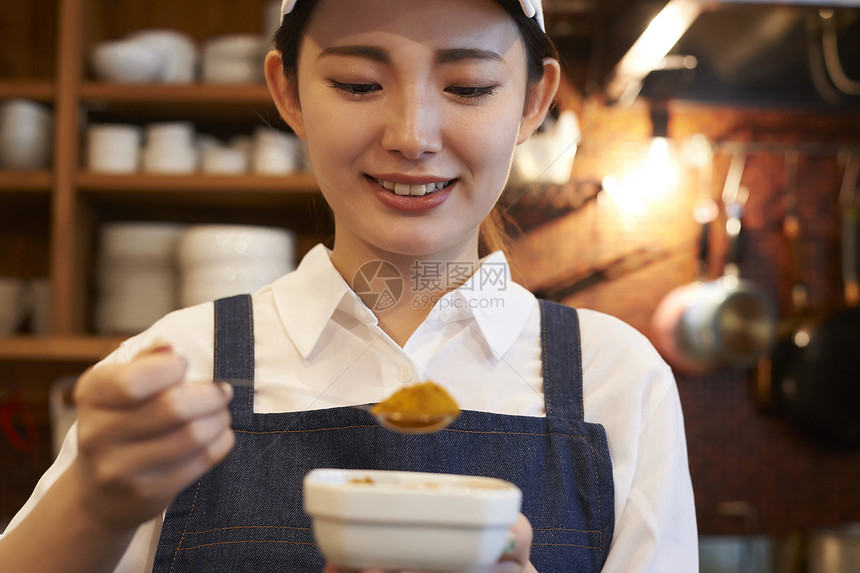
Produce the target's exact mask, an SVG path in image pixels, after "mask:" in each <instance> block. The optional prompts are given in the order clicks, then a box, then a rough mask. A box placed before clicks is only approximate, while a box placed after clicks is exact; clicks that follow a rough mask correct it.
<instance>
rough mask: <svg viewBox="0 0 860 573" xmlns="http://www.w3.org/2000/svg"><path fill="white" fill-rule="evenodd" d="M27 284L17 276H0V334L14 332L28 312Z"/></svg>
mask: <svg viewBox="0 0 860 573" xmlns="http://www.w3.org/2000/svg"><path fill="white" fill-rule="evenodd" d="M29 306H30V305H29V300H28V296H27V285H26V283H25V282H24V281H23V280H22V279H19V278H13V277H0V336H9V335H11V334H14V333H15V331H16V330H18V327H19V326H21V322H22V321H23V320H24V317H25V316H27V313H28V312H29Z"/></svg>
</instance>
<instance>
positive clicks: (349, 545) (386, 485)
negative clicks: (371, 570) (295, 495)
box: [304, 469, 522, 572]
mask: <svg viewBox="0 0 860 573" xmlns="http://www.w3.org/2000/svg"><path fill="white" fill-rule="evenodd" d="M521 501H522V492H521V491H520V490H519V488H517V487H516V486H515V485H514V484H512V483H509V482H506V481H503V480H498V479H492V478H483V477H474V476H458V475H449V474H434V473H419V472H392V471H371V470H339V469H316V470H312V471H311V472H309V473H308V474H307V475H306V476H305V479H304V508H305V511H306V513H308V515H310V516H311V520H312V522H313V529H314V537H315V538H316V542H317V545H318V546H319V548H320V551H322V553H323V555H324V556H325V557H326V559H327V561H328V562H329V563H331V564H333V565H338V566H340V567H344V568H355V569H364V568H368V567H378V568H382V569H391V570H397V571H399V570H420V571H440V572H443V571H444V572H453V571H458V572H460V571H486V570H489V568H490V567H492V564H493V563H495V562H496V561H497V560H498V558H499V557H500V556H501V554H502V551H503V549H504V545H505V542H506V540H507V537H508V529H509V528H510V526H511V525H513V523H514V522H515V521H516V519H517V516H518V514H519V511H520V504H521Z"/></svg>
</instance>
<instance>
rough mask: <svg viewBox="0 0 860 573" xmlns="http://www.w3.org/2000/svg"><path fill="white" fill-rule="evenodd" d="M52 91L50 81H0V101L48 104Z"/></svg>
mask: <svg viewBox="0 0 860 573" xmlns="http://www.w3.org/2000/svg"><path fill="white" fill-rule="evenodd" d="M54 89H55V88H54V82H53V81H50V80H26V81H24V80H0V99H17V98H20V99H31V100H36V101H42V102H50V101H52V100H53V99H54Z"/></svg>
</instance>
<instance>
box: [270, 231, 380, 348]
mask: <svg viewBox="0 0 860 573" xmlns="http://www.w3.org/2000/svg"><path fill="white" fill-rule="evenodd" d="M330 254H331V251H329V250H328V249H327V248H326V247H325V246H324V245H322V244H319V245H316V246H315V247H314V248H312V249H311V250H310V251H308V253H307V254H306V255H305V256H304V257H303V258H302V261H301V263H299V266H298V268H296V270H295V271H293V272H292V273H289V274H287V275H284V276H283V277H281V278H279V279H278V280H276V281H275V282H274V283H273V284H272V294H273V295H274V299H275V307H276V308H277V310H278V314H279V315H280V317H281V322H282V324H283V325H284V329H285V330H286V331H287V334H288V335H289V337H290V339H291V340H292V341H293V343H294V344H295V345H296V349H297V350H298V351H299V353H300V354H301V355H302V357H303V358H307V357H308V356H309V355H310V353H311V352H312V351H313V349H314V346H316V343H317V341H318V340H319V339H320V336H322V332H323V330H324V329H325V327H326V325H327V324H328V321H329V320H330V319H331V317H332V315H333V314H334V313H335V311H336V310H337V309H338V308H342V309H343V310H345V311H347V312H349V313H350V314H351V315H353V316H355V317H356V318H357V319H359V320H361V321H362V322H364V323H368V324H373V323H376V317H375V316H374V315H373V313H372V312H370V310H369V309H368V308H367V307H366V306H364V304H362V302H361V300H360V299H359V298H358V296H357V295H356V294H355V293H354V292H353V291H352V289H350V288H349V285H348V284H347V283H346V281H345V280H343V277H342V276H341V275H340V273H339V272H338V271H337V269H335V268H334V265H333V264H332V263H331V259H330Z"/></svg>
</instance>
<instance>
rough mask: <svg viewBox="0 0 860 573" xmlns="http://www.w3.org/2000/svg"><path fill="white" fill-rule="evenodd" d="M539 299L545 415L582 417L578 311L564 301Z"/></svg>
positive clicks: (579, 418)
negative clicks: (560, 302) (556, 301)
mask: <svg viewBox="0 0 860 573" xmlns="http://www.w3.org/2000/svg"><path fill="white" fill-rule="evenodd" d="M539 303H540V310H541V364H542V374H543V393H544V403H545V406H546V415H547V417H549V416H560V417H563V418H567V419H572V420H577V421H583V420H584V412H585V409H584V408H583V405H582V403H583V398H582V347H581V345H580V336H579V315H578V314H577V313H576V309H574V308H571V307H569V306H565V305H563V304H559V303H555V302H550V301H547V300H543V299H541V300H539Z"/></svg>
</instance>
